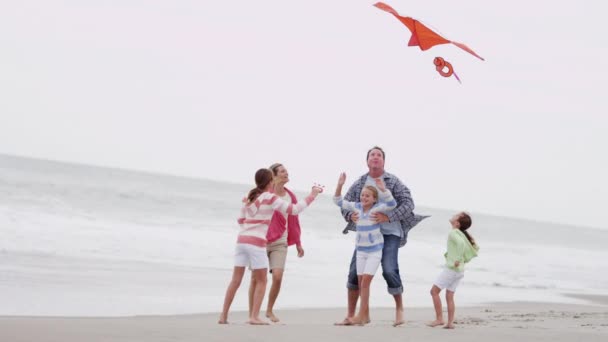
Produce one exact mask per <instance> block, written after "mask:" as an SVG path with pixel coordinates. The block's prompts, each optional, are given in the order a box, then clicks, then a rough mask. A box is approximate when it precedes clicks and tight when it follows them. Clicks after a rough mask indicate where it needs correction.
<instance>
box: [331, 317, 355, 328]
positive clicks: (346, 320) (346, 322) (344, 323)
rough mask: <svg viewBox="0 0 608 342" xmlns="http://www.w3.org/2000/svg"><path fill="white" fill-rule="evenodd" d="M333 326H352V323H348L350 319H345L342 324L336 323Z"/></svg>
mask: <svg viewBox="0 0 608 342" xmlns="http://www.w3.org/2000/svg"><path fill="white" fill-rule="evenodd" d="M334 325H340V326H341V325H353V323H352V322H351V321H350V317H346V318H345V319H344V320H343V321H342V322H336V323H334Z"/></svg>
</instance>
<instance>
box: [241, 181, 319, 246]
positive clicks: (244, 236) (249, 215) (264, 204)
mask: <svg viewBox="0 0 608 342" xmlns="http://www.w3.org/2000/svg"><path fill="white" fill-rule="evenodd" d="M313 200H314V197H312V196H308V197H306V198H305V199H304V201H301V202H298V203H297V204H291V203H287V202H285V201H283V200H281V199H280V198H279V196H277V195H275V194H273V193H270V192H264V193H262V194H261V195H260V196H258V198H257V199H256V200H255V201H254V202H253V203H248V202H247V203H244V204H243V207H242V208H241V214H240V216H239V219H238V222H239V225H240V226H241V230H240V231H239V236H238V238H237V243H245V244H250V245H255V246H259V247H266V244H267V243H268V241H267V240H266V234H267V232H268V225H269V224H270V221H271V219H272V215H273V213H274V211H275V210H277V211H280V212H282V213H283V214H287V215H298V214H299V213H301V212H302V211H303V210H304V209H305V208H306V207H308V205H309V204H310V203H311V202H312V201H313Z"/></svg>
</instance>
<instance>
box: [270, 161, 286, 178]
mask: <svg viewBox="0 0 608 342" xmlns="http://www.w3.org/2000/svg"><path fill="white" fill-rule="evenodd" d="M281 166H283V164H281V163H274V164H272V165H270V167H269V169H270V171H272V173H273V174H274V175H275V176H276V175H277V174H278V173H279V168H280V167H281Z"/></svg>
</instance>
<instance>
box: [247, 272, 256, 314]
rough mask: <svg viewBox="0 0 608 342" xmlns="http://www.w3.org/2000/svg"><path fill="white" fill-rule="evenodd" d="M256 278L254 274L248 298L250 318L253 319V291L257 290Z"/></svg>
mask: <svg viewBox="0 0 608 342" xmlns="http://www.w3.org/2000/svg"><path fill="white" fill-rule="evenodd" d="M255 285H256V283H255V278H254V277H253V274H252V276H251V282H250V283H249V293H248V298H249V317H251V311H252V310H253V291H254V290H255Z"/></svg>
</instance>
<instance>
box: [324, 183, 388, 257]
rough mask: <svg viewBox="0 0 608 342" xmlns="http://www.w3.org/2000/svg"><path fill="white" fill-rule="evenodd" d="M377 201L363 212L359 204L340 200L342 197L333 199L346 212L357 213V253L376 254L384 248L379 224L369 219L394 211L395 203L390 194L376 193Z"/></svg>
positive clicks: (386, 192)
mask: <svg viewBox="0 0 608 342" xmlns="http://www.w3.org/2000/svg"><path fill="white" fill-rule="evenodd" d="M378 195H379V197H380V198H379V201H378V203H376V204H374V206H373V207H372V208H371V209H370V210H368V211H367V212H366V213H365V212H363V206H362V205H361V202H349V201H345V200H343V199H342V196H337V197H334V203H336V205H338V206H339V207H340V208H342V209H343V210H346V211H356V212H358V213H359V220H358V221H357V228H356V229H357V252H367V253H371V252H377V251H381V250H382V248H383V247H384V237H383V236H382V232H381V231H380V224H378V223H376V222H374V221H373V220H372V219H371V214H373V213H376V212H383V213H386V212H387V211H390V210H393V209H395V207H396V206H397V201H395V199H394V198H393V195H391V192H390V191H388V190H386V191H385V192H382V191H378Z"/></svg>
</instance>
